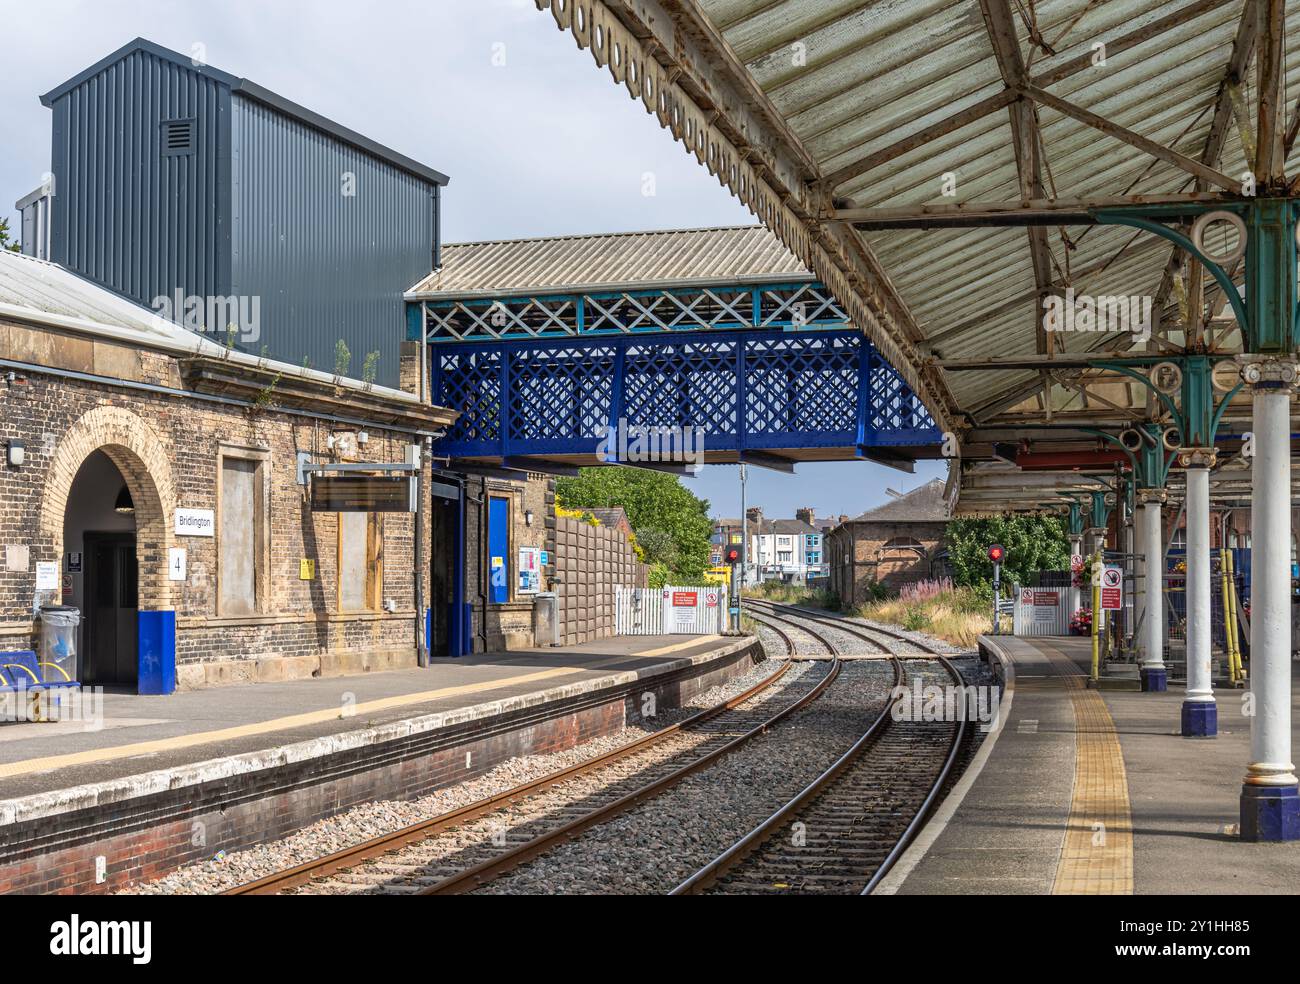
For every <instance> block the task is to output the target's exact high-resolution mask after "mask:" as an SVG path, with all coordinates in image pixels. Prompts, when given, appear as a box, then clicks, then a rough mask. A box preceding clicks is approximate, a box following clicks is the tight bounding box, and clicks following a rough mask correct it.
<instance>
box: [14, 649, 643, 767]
mask: <svg viewBox="0 0 1300 984" xmlns="http://www.w3.org/2000/svg"><path fill="white" fill-rule="evenodd" d="M638 655H648V654H644V653H642V654H638ZM627 658H628V657H627V656H618V657H613V658H610V659H606V660H601V661H599V662H594V663H589V664H587V665H586V666H556V667H552V668H550V669H547V670H537V671H536V672H534V673H525V674H524V675H523V676H515V677H504V678H501V679H498V680H482V681H480V682H478V683H466V684H461V685H460V686H456V687H442V688H440V689H438V690H424V691H421V692H419V693H413V694H398V695H396V696H394V697H381V698H378V699H376V700H369V701H364V702H363V703H360V704H355V705H353V706H352V708H351V710H350V712H349V714H348V716H349V717H360V716H362V715H364V714H369V713H372V712H374V711H383V710H388V709H390V708H394V707H403V706H405V705H407V704H423V703H425V702H426V701H431V700H438V699H440V698H442V697H454V696H456V695H458V694H471V693H480V692H482V691H485V690H498V689H500V688H502V687H513V686H517V685H518V684H521V683H533V682H535V681H538V680H548V679H551V678H553V677H558V676H567V675H569V674H573V673H582V672H584V671H587V670H595V669H601V668H602V667H604V666H605V665H606V664H608V663H615V662H619V661H621V660H625V659H627ZM342 717H343V714H342V713H341V712H340V710H339V708H337V707H332V708H328V709H326V710H320V711H306V712H304V713H302V714H291V715H289V716H288V717H280V718H272V719H271V720H269V721H255V722H253V723H251V724H240V725H235V726H233V727H230V728H219V729H217V730H215V731H201V732H196V733H195V734H191V735H177V736H175V737H173V738H158V739H154V740H152V741H138V742H134V743H132V744H130V745H117V746H114V747H111V748H94V749H87V750H86V751H82V752H68V753H66V754H63V755H48V756H45V757H43V758H34V759H23V760H22V761H19V762H7V763H3V764H0V778H9V777H12V776H20V775H25V774H27V773H29V772H43V771H48V770H50V769H61V768H66V767H67V766H71V765H89V764H92V763H95V762H111V761H114V760H116V759H123V758H131V757H132V756H135V755H150V754H153V753H156V752H169V751H174V750H176V749H178V748H192V747H194V746H195V745H205V744H208V743H209V742H216V741H229V740H231V739H234V738H246V737H248V736H250V735H261V734H267V733H269V732H272V731H284V730H287V729H289V728H300V727H303V726H304V725H308V724H321V723H322V722H325V721H337V720H339V719H340V718H342Z"/></svg>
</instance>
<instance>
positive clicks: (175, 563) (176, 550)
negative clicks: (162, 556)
mask: <svg viewBox="0 0 1300 984" xmlns="http://www.w3.org/2000/svg"><path fill="white" fill-rule="evenodd" d="M167 580H169V581H184V580H185V548H184V547H170V548H169V549H168V550H167Z"/></svg>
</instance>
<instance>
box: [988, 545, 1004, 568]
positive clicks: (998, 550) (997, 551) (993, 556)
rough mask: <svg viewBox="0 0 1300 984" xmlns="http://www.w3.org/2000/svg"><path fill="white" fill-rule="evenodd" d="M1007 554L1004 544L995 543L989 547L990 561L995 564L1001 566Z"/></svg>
mask: <svg viewBox="0 0 1300 984" xmlns="http://www.w3.org/2000/svg"><path fill="white" fill-rule="evenodd" d="M1006 555H1007V552H1006V550H1004V549H1003V547H1002V544H1000V543H995V544H993V546H991V547H989V560H991V561H993V563H995V564H1000V563H1002V561H1003V560H1004V559H1005V558H1006Z"/></svg>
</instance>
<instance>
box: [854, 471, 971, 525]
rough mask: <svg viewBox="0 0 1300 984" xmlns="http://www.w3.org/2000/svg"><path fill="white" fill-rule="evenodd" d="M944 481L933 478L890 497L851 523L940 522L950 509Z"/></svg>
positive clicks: (948, 514) (947, 515)
mask: <svg viewBox="0 0 1300 984" xmlns="http://www.w3.org/2000/svg"><path fill="white" fill-rule="evenodd" d="M943 492H944V483H943V481H942V480H941V479H938V478H936V479H933V480H931V481H929V482H926V483H925V484H924V485H922V486H920V487H918V488H915V489H913V490H912V491H911V492H908V493H906V494H904V495H902V496H900V497H899V498H897V499H891V500H890V501H889V502H886V503H884V504H883V505H879V506H876V508H875V509H868V510H867V511H866V512H864V513H863V514H862V515H860V516H856V517H854V518H853V519H851V520H849V522H851V523H941V522H944V521H945V520H947V519H948V517H949V516H950V514H951V513H950V511H949V509H948V503H947V501H946V500H945V499H944V495H943Z"/></svg>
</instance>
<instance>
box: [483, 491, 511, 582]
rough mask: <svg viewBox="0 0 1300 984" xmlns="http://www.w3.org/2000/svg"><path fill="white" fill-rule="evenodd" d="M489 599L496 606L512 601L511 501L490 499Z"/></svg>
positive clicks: (495, 497)
mask: <svg viewBox="0 0 1300 984" xmlns="http://www.w3.org/2000/svg"><path fill="white" fill-rule="evenodd" d="M488 571H489V572H490V574H491V576H490V578H489V582H488V583H489V585H490V586H489V588H488V599H489V600H490V601H491V602H492V603H493V604H494V605H501V604H505V603H506V602H507V601H509V600H510V500H509V499H506V498H502V497H498V496H492V497H490V498H489V499H488Z"/></svg>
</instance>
